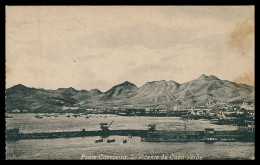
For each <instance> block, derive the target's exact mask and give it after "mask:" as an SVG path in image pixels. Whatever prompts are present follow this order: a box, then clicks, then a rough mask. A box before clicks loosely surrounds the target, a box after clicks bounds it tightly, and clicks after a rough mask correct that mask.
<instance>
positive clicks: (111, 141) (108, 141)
mask: <svg viewBox="0 0 260 165" xmlns="http://www.w3.org/2000/svg"><path fill="white" fill-rule="evenodd" d="M115 141H116V140H115V139H111V140H110V139H108V140H107V143H113V142H115Z"/></svg>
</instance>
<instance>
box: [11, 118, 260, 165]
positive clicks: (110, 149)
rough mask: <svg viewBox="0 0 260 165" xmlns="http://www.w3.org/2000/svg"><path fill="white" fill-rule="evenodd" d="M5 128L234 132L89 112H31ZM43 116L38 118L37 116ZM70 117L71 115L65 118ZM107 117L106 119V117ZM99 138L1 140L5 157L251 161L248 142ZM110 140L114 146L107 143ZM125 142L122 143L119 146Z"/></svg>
mask: <svg viewBox="0 0 260 165" xmlns="http://www.w3.org/2000/svg"><path fill="white" fill-rule="evenodd" d="M8 115H9V116H13V118H7V119H6V128H7V129H10V128H19V131H20V132H24V133H29V132H53V131H79V130H82V129H86V130H99V123H100V122H106V123H110V122H112V121H113V120H114V122H113V123H112V125H111V126H110V129H111V130H113V129H140V130H141V129H147V128H148V124H156V129H158V130H184V129H185V125H186V130H187V131H189V130H198V131H199V130H204V128H214V129H215V130H235V129H236V127H235V126H228V125H215V124H211V123H210V121H209V120H203V119H200V120H188V121H184V120H181V119H180V118H179V117H137V116H136V117H128V116H116V115H103V114H102V115H101V114H92V115H91V116H92V117H90V118H89V119H86V118H85V115H82V116H81V117H77V118H75V117H72V116H71V117H70V118H67V117H66V115H67V114H66V115H59V117H44V118H43V119H37V118H35V114H29V113H28V114H8ZM37 115H43V114H37ZM70 115H72V114H70ZM105 116H106V117H105ZM97 139H100V137H75V138H57V139H29V140H19V141H7V142H6V159H76V160H78V159H79V160H80V159H84V160H86V159H97V160H102V159H142V160H145V159H152V160H154V159H159V160H162V159H170V160H178V159H199V160H200V159H214V160H215V159H254V158H255V144H254V143H252V142H247V143H245V142H215V143H211V144H209V143H204V142H186V143H176V142H175V143H170V142H156V143H155V142H143V141H141V139H140V137H132V138H129V137H124V136H110V137H109V138H105V139H104V142H103V143H94V140H97ZM107 139H115V142H114V143H106V140H107ZM123 140H127V143H123Z"/></svg>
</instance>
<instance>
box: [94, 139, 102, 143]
mask: <svg viewBox="0 0 260 165" xmlns="http://www.w3.org/2000/svg"><path fill="white" fill-rule="evenodd" d="M100 142H103V139H98V140H95V143H100Z"/></svg>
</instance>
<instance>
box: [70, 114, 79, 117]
mask: <svg viewBox="0 0 260 165" xmlns="http://www.w3.org/2000/svg"><path fill="white" fill-rule="evenodd" d="M72 116H74V117H81V116H80V115H79V114H74V115H72Z"/></svg>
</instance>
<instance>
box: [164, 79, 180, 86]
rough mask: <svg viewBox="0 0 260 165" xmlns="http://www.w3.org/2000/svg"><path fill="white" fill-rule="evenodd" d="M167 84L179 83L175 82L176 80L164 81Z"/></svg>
mask: <svg viewBox="0 0 260 165" xmlns="http://www.w3.org/2000/svg"><path fill="white" fill-rule="evenodd" d="M166 83H167V85H179V83H177V82H176V81H173V80H170V81H167V82H166Z"/></svg>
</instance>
